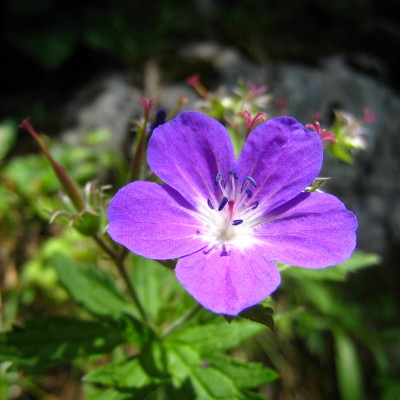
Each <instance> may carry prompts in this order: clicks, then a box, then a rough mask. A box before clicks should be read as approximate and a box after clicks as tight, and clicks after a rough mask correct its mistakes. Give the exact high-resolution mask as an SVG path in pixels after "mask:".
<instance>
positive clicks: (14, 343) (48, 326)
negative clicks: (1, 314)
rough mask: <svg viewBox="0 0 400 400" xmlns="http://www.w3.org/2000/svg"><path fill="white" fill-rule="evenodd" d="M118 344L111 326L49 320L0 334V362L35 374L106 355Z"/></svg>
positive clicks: (116, 333) (27, 324) (33, 321)
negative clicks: (79, 358) (9, 362)
mask: <svg viewBox="0 0 400 400" xmlns="http://www.w3.org/2000/svg"><path fill="white" fill-rule="evenodd" d="M121 342H123V337H122V335H121V334H120V333H119V332H118V330H117V329H116V328H115V327H113V326H111V325H107V324H104V323H98V322H91V321H84V320H79V319H73V318H66V317H50V318H48V319H45V320H43V321H37V320H32V321H28V322H26V325H25V327H24V328H17V327H16V328H14V329H13V330H12V331H10V332H6V333H2V334H0V361H11V362H12V363H13V368H14V369H16V368H22V369H24V370H26V371H27V372H30V373H37V372H41V371H44V370H46V369H48V368H50V367H52V366H54V365H57V364H60V363H64V362H67V361H71V360H74V359H75V358H77V357H81V356H87V355H93V354H103V353H107V352H109V351H111V350H112V349H113V348H114V347H115V346H117V345H118V344H120V343H121Z"/></svg>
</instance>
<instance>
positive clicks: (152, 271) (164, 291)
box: [131, 255, 196, 326]
mask: <svg viewBox="0 0 400 400" xmlns="http://www.w3.org/2000/svg"><path fill="white" fill-rule="evenodd" d="M131 279H132V282H133V284H134V285H135V288H136V290H137V293H138V296H139V298H140V299H141V300H142V303H143V304H146V310H147V312H148V313H149V315H150V316H151V318H152V319H153V320H154V322H155V323H156V324H157V325H158V326H160V325H161V324H162V323H163V322H164V321H166V320H167V319H168V320H173V319H176V318H179V317H181V316H182V315H183V314H184V313H185V312H187V310H188V309H191V308H193V307H195V305H196V303H195V301H194V300H193V299H192V298H191V297H190V296H189V295H188V294H187V292H186V291H185V290H183V289H182V287H181V286H180V285H179V283H178V281H177V279H176V277H175V274H174V273H173V271H170V270H168V269H167V268H165V267H163V266H162V265H160V264H159V263H157V262H156V261H154V260H150V259H147V258H142V257H139V256H136V255H132V271H131Z"/></svg>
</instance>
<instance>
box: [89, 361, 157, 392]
mask: <svg viewBox="0 0 400 400" xmlns="http://www.w3.org/2000/svg"><path fill="white" fill-rule="evenodd" d="M84 380H85V381H86V382H91V383H97V384H101V385H107V386H111V387H113V388H117V389H124V390H126V389H139V388H144V387H146V386H152V385H155V384H158V383H160V382H162V379H159V378H157V377H152V376H150V375H149V374H148V373H147V371H146V370H145V368H144V367H143V365H142V362H141V359H140V357H134V358H130V359H128V360H124V361H121V362H117V363H112V364H107V365H103V366H101V367H99V368H96V369H95V370H93V371H92V372H90V373H89V374H87V375H86V376H85V378H84Z"/></svg>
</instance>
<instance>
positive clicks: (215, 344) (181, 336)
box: [169, 320, 265, 353]
mask: <svg viewBox="0 0 400 400" xmlns="http://www.w3.org/2000/svg"><path fill="white" fill-rule="evenodd" d="M264 330H265V327H264V326H262V325H260V324H255V323H253V322H250V321H244V320H240V321H233V322H232V323H230V324H229V323H227V322H226V321H224V320H222V321H220V322H214V323H208V324H204V325H200V326H189V327H185V328H183V329H181V330H179V331H178V332H176V333H174V335H173V336H171V338H170V339H169V340H170V341H171V342H174V343H179V344H188V345H190V346H191V347H193V348H194V349H197V350H199V351H201V352H202V353H211V352H213V351H217V350H227V349H230V348H232V347H235V346H237V345H238V344H240V343H241V342H243V341H244V340H246V339H249V338H251V337H253V336H255V335H257V334H258V333H261V332H262V331H264Z"/></svg>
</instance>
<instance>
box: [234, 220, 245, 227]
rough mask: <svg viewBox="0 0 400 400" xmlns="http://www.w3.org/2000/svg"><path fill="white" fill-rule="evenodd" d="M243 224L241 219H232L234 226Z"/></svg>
mask: <svg viewBox="0 0 400 400" xmlns="http://www.w3.org/2000/svg"><path fill="white" fill-rule="evenodd" d="M240 224H243V220H242V219H235V220H233V221H232V225H233V226H236V225H240Z"/></svg>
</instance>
